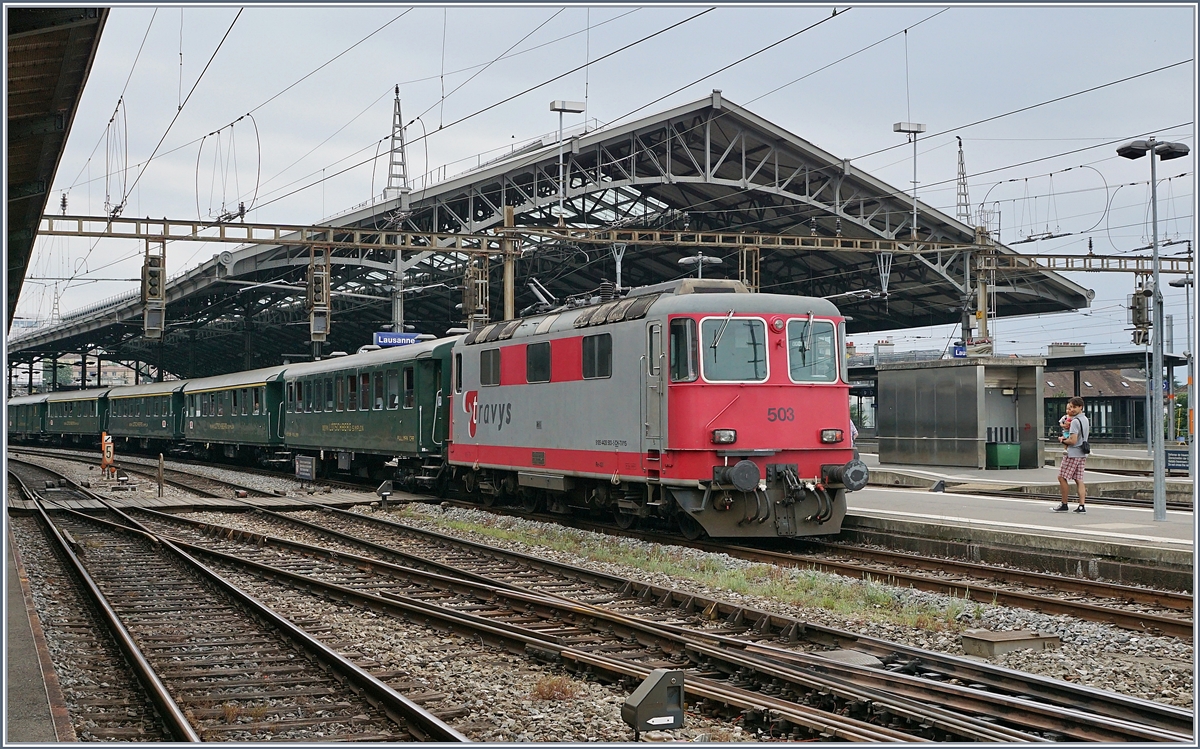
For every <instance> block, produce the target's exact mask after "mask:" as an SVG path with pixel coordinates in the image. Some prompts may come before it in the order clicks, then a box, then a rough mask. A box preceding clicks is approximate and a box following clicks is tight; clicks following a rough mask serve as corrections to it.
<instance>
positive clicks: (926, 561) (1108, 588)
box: [806, 540, 1193, 611]
mask: <svg viewBox="0 0 1200 749" xmlns="http://www.w3.org/2000/svg"><path fill="white" fill-rule="evenodd" d="M806 543H809V544H812V545H815V546H820V547H823V548H825V549H828V550H830V551H833V552H836V553H840V554H846V555H849V556H862V557H866V558H869V559H872V560H875V561H878V562H884V563H888V564H899V565H905V566H911V567H919V568H921V569H927V570H933V571H940V572H952V573H955V574H964V575H975V576H977V577H991V578H995V579H997V580H1003V581H1006V582H1016V583H1028V582H1029V581H1033V582H1034V583H1035V584H1037V585H1043V586H1045V587H1048V588H1056V589H1063V588H1074V589H1077V590H1079V591H1081V592H1084V593H1087V594H1088V595H1094V596H1097V597H1100V598H1115V599H1124V600H1129V601H1133V602H1136V603H1146V604H1152V605H1155V606H1161V607H1162V608H1167V609H1174V610H1176V611H1191V610H1192V603H1193V598H1192V596H1191V594H1189V593H1176V592H1174V591H1167V590H1153V589H1151V588H1138V587H1135V586H1132V585H1121V584H1118V583H1106V582H1102V581H1099V580H1086V579H1084V578H1078V577H1063V576H1062V575H1051V574H1047V573H1045V572H1031V571H1027V570H1014V569H1010V568H1007V567H991V566H988V565H986V564H980V563H978V562H966V561H962V560H958V559H941V558H938V559H932V558H930V557H925V556H920V555H917V554H910V553H907V552H901V551H889V550H884V549H868V548H865V547H861V546H851V545H847V544H841V543H838V542H836V541H815V540H808V541H806Z"/></svg>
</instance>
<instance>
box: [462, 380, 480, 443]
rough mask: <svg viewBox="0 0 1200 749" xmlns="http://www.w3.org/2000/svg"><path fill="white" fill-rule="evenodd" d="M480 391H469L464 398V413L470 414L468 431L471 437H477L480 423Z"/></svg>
mask: <svg viewBox="0 0 1200 749" xmlns="http://www.w3.org/2000/svg"><path fill="white" fill-rule="evenodd" d="M478 406H479V391H478V390H468V391H467V392H466V394H465V395H464V396H463V411H464V412H466V413H467V414H469V417H468V419H467V431H469V432H470V433H471V436H472V437H474V436H475V426H476V425H477V424H478V423H479V408H478Z"/></svg>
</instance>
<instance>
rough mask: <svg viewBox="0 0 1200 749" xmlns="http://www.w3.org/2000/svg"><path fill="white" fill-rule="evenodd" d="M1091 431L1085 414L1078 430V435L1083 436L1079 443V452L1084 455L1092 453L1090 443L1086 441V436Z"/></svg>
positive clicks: (1090, 425)
mask: <svg viewBox="0 0 1200 749" xmlns="http://www.w3.org/2000/svg"><path fill="white" fill-rule="evenodd" d="M1091 433H1092V423H1091V422H1090V421H1088V419H1087V417H1086V416H1084V417H1083V427H1082V428H1081V429H1080V430H1079V436H1080V437H1082V438H1083V441H1082V442H1080V443H1079V452H1081V453H1083V454H1084V455H1091V454H1092V443H1090V442H1088V437H1089V436H1090V435H1091Z"/></svg>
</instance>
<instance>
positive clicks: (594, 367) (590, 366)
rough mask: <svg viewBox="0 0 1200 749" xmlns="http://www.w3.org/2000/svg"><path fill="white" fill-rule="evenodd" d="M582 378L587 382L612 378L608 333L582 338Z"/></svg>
mask: <svg viewBox="0 0 1200 749" xmlns="http://www.w3.org/2000/svg"><path fill="white" fill-rule="evenodd" d="M583 376H584V378H585V379H589V380H590V379H594V378H597V377H612V335H610V334H609V333H602V334H600V335H589V336H584V337H583Z"/></svg>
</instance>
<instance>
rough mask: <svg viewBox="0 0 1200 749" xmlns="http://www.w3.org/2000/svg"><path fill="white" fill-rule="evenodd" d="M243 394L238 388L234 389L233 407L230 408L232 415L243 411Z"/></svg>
mask: <svg viewBox="0 0 1200 749" xmlns="http://www.w3.org/2000/svg"><path fill="white" fill-rule="evenodd" d="M241 405H242V396H241V393H239V392H238V391H237V390H234V391H233V408H232V409H230V411H229V415H230V416H237V415H238V414H240V413H241Z"/></svg>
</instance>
